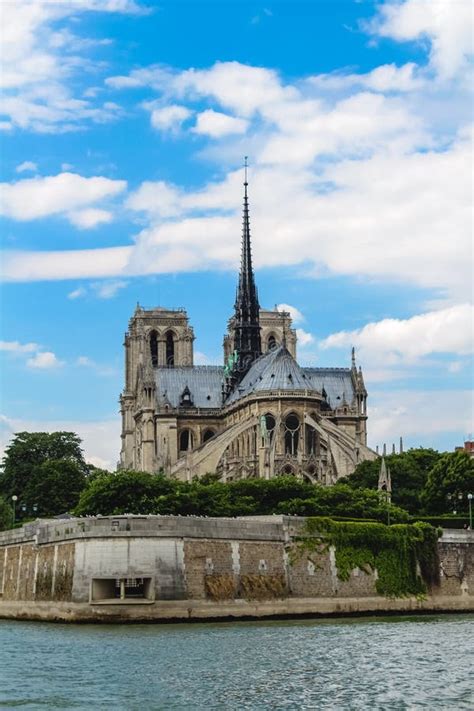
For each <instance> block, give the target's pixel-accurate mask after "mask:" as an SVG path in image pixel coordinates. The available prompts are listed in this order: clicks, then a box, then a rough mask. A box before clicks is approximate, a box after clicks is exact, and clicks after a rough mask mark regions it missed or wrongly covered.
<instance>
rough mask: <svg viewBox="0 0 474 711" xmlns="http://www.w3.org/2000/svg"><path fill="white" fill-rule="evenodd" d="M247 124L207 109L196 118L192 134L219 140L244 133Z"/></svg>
mask: <svg viewBox="0 0 474 711" xmlns="http://www.w3.org/2000/svg"><path fill="white" fill-rule="evenodd" d="M248 126H249V122H248V121H246V120H245V119H241V118H237V117H235V116H228V115H227V114H222V113H220V112H219V111H214V110H213V109H207V110H206V111H203V112H202V113H200V114H198V115H197V117H196V125H195V126H194V128H193V132H194V133H199V134H202V135H204V136H212V137H213V138H221V137H222V136H228V135H231V134H235V133H245V132H246V130H247V128H248Z"/></svg>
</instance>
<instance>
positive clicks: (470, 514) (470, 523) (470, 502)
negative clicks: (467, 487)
mask: <svg viewBox="0 0 474 711" xmlns="http://www.w3.org/2000/svg"><path fill="white" fill-rule="evenodd" d="M467 500H468V501H469V530H470V531H472V494H468V495H467Z"/></svg>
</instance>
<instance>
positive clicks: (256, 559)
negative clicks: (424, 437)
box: [0, 516, 474, 621]
mask: <svg viewBox="0 0 474 711" xmlns="http://www.w3.org/2000/svg"><path fill="white" fill-rule="evenodd" d="M303 524H304V521H303V519H299V518H297V517H285V516H276V517H273V516H272V517H254V518H245V519H200V518H192V517H189V518H184V517H170V516H166V517H160V516H155V517H125V516H119V517H104V518H97V519H76V520H72V521H69V522H67V525H66V524H64V523H61V522H47V521H41V522H38V523H37V524H36V525H31V524H29V525H28V527H24V528H23V529H18V530H16V531H14V532H5V533H0V617H18V618H29V619H64V620H77V621H82V620H84V621H85V620H102V621H120V620H137V621H138V620H144V621H146V620H153V619H156V620H160V619H206V618H209V619H212V618H216V617H223V618H225V617H230V618H232V617H260V616H266V615H298V614H314V615H318V614H355V613H363V612H367V613H372V612H382V611H387V612H394V611H412V610H417V611H420V610H421V611H429V610H432V611H437V610H449V611H452V610H463V611H465V610H474V593H473V591H474V533H472V532H467V531H458V532H447V533H446V534H445V535H444V536H443V538H442V539H441V541H440V542H439V555H440V571H441V575H440V584H439V586H438V587H436V588H434V589H433V590H432V591H431V594H430V595H428V596H427V598H426V600H416V599H414V598H407V599H403V600H388V599H386V598H384V597H381V596H378V595H376V592H375V580H376V572H368V573H367V572H364V571H362V570H353V571H352V574H351V576H350V578H349V580H347V581H345V582H343V581H341V580H340V579H339V577H338V571H337V568H336V563H335V551H334V549H333V548H331V547H329V546H327V547H325V546H320V547H319V548H318V549H317V550H315V551H308V550H307V549H304V548H301V547H299V546H298V543H297V542H295V537H297V536H298V534H299V533H301V526H302V525H303ZM117 579H121V580H128V579H139V580H144V581H145V582H146V585H145V583H144V585H145V588H146V593H145V592H144V593H143V596H142V597H140V598H137V599H132V600H130V599H129V598H127V599H114V590H115V587H116V580H117ZM93 581H95V582H94V586H95V588H94V589H97V590H99V592H100V591H104V590H105V591H110V590H111V591H112V592H111V593H110V595H109V594H105V593H104V594H102V597H101V596H100V595H99V596H98V597H94V599H92V597H91V590H92V584H93ZM145 588H144V590H145Z"/></svg>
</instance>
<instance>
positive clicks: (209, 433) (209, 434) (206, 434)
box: [202, 430, 216, 444]
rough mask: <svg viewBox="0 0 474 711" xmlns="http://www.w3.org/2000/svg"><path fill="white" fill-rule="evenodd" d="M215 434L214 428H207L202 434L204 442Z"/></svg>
mask: <svg viewBox="0 0 474 711" xmlns="http://www.w3.org/2000/svg"><path fill="white" fill-rule="evenodd" d="M215 434H216V433H215V432H214V430H205V432H204V434H203V436H202V443H203V444H204V442H207V441H208V440H210V439H211V438H212V437H214V435H215Z"/></svg>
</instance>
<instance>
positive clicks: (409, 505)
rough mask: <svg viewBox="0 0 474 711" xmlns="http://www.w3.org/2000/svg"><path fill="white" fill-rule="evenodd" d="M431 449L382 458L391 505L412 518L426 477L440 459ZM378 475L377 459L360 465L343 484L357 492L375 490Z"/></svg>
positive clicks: (417, 507) (419, 504) (416, 509)
mask: <svg viewBox="0 0 474 711" xmlns="http://www.w3.org/2000/svg"><path fill="white" fill-rule="evenodd" d="M441 456H442V455H441V454H440V453H439V452H437V451H436V450H434V449H424V448H421V447H420V448H418V449H409V450H408V451H407V452H403V454H390V455H388V456H387V457H385V461H386V463H387V466H388V467H389V468H390V473H391V478H392V503H393V504H395V505H397V506H400V507H401V508H403V509H406V510H407V511H409V512H410V513H412V514H419V513H421V511H422V508H423V505H424V503H423V501H422V500H421V498H420V495H421V491H422V490H423V487H424V486H425V484H426V481H427V479H428V474H429V472H430V470H431V469H432V468H433V466H434V465H435V464H436V462H438V461H439V460H440V458H441ZM379 472H380V459H376V460H375V461H373V462H367V461H366V462H361V463H360V464H358V465H357V467H356V470H355V471H354V473H353V474H351V475H350V476H349V477H346V478H345V479H344V480H342V481H343V482H344V483H347V484H348V485H349V486H351V487H353V488H355V489H359V488H363V489H376V488H377V484H378V478H379Z"/></svg>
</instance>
